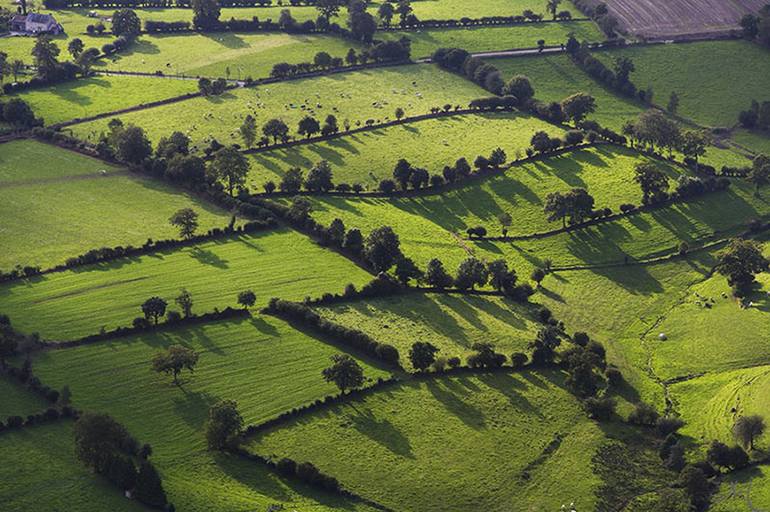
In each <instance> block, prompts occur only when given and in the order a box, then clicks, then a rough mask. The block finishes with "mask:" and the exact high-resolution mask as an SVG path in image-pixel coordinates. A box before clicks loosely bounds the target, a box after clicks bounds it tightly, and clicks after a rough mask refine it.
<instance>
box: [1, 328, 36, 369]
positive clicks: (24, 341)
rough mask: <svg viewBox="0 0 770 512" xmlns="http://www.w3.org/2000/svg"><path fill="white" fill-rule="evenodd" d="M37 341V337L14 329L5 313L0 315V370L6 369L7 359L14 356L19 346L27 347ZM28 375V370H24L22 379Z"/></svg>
mask: <svg viewBox="0 0 770 512" xmlns="http://www.w3.org/2000/svg"><path fill="white" fill-rule="evenodd" d="M37 341H38V340H37V337H35V336H26V335H24V334H21V333H20V332H18V331H17V330H16V329H14V328H13V326H11V319H10V318H8V316H7V315H0V370H6V363H7V361H8V359H9V358H10V357H12V356H14V355H15V354H16V353H17V350H19V348H20V347H21V348H24V349H29V348H31V346H32V345H34V344H35V343H36V342H37ZM26 368H28V369H29V367H26ZM30 375H31V373H30V372H26V374H25V375H24V380H23V381H24V382H26V381H27V379H28V378H29V377H30Z"/></svg>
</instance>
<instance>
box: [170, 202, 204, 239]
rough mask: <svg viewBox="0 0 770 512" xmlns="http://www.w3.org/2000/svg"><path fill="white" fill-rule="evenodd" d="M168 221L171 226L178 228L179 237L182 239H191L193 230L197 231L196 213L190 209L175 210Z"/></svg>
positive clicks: (193, 233)
mask: <svg viewBox="0 0 770 512" xmlns="http://www.w3.org/2000/svg"><path fill="white" fill-rule="evenodd" d="M168 221H169V223H170V224H171V225H172V226H175V227H177V228H179V235H180V236H181V237H182V238H187V239H190V238H192V237H193V236H194V235H195V230H196V229H198V213H197V212H196V211H195V210H193V209H192V208H182V209H181V210H177V211H176V212H174V214H173V215H172V216H171V217H170V218H169V219H168Z"/></svg>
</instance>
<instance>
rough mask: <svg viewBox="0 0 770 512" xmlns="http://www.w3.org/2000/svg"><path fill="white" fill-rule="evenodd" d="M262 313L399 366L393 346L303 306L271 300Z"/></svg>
mask: <svg viewBox="0 0 770 512" xmlns="http://www.w3.org/2000/svg"><path fill="white" fill-rule="evenodd" d="M263 312H264V313H268V314H271V315H275V316H277V317H280V318H283V319H284V320H287V321H289V322H296V323H299V324H301V325H303V326H305V327H307V328H310V329H313V330H315V331H318V332H320V333H321V334H323V335H325V336H328V337H330V338H331V339H332V340H334V341H337V342H340V343H343V344H345V345H347V346H349V347H351V348H353V349H356V350H360V351H362V352H365V353H366V354H368V355H370V356H372V357H375V358H377V359H380V360H381V361H383V362H385V363H387V364H389V365H391V366H399V364H398V359H399V353H398V349H396V347H394V346H393V345H388V344H386V343H380V342H378V341H376V340H375V339H374V338H372V337H371V336H369V335H368V334H366V333H364V332H362V331H359V330H357V329H351V328H349V327H345V326H343V325H339V324H335V323H334V322H331V321H329V320H327V319H325V318H323V317H321V315H319V314H318V313H316V312H315V311H313V310H312V309H311V308H309V307H308V306H306V305H304V304H299V303H297V302H291V301H287V300H282V299H278V298H272V299H270V303H269V304H268V306H267V307H266V308H265V309H264V310H263Z"/></svg>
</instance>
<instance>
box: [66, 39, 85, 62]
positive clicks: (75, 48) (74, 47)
mask: <svg viewBox="0 0 770 512" xmlns="http://www.w3.org/2000/svg"><path fill="white" fill-rule="evenodd" d="M84 48H85V45H84V44H83V40H82V39H80V38H79V37H75V38H72V39H71V40H70V42H69V44H68V45H67V51H68V52H69V54H70V55H72V59H73V60H77V58H78V56H80V54H81V53H83V49H84Z"/></svg>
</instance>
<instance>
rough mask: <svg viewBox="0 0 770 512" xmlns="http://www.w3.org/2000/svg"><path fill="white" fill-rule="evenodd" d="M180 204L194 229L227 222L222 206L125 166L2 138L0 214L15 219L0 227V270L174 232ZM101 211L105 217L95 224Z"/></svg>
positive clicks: (55, 262)
mask: <svg viewBox="0 0 770 512" xmlns="http://www.w3.org/2000/svg"><path fill="white" fill-rule="evenodd" d="M101 171H106V174H102V173H101ZM187 207H190V208H193V209H194V210H195V211H196V212H198V215H199V219H198V222H199V225H200V227H199V230H200V231H202V232H205V231H208V230H209V229H211V228H214V227H219V228H222V227H224V226H226V225H227V224H228V222H229V221H230V215H229V213H228V212H226V211H224V210H221V209H219V208H217V207H215V206H213V205H211V204H209V203H206V202H203V201H201V200H200V199H198V198H196V197H195V196H193V195H191V194H189V193H185V192H181V191H179V190H177V189H175V188H174V187H172V186H170V185H168V184H166V183H163V182H159V181H156V180H153V179H151V178H147V177H143V176H141V175H138V174H133V173H130V171H128V170H127V169H125V168H122V167H117V166H112V165H109V164H106V163H105V162H102V161H100V160H96V159H94V158H90V157H87V156H84V155H81V154H79V153H75V152H74V151H69V150H65V149H61V148H58V147H56V146H52V145H49V144H44V143H41V142H36V141H33V140H20V141H14V142H9V143H6V144H3V152H2V156H0V218H3V219H15V220H16V221H15V222H13V223H11V222H7V223H6V222H3V227H2V229H0V245H1V246H2V247H3V248H4V250H3V251H2V254H0V269H2V270H5V271H8V270H11V269H12V268H13V267H14V266H15V265H17V264H18V265H21V266H26V265H34V266H43V267H44V268H47V267H50V266H53V265H58V264H61V263H64V262H65V260H66V259H67V258H69V257H72V256H78V255H80V254H83V253H85V252H87V251H88V250H90V249H95V248H98V247H105V246H108V247H114V246H117V245H123V246H125V245H135V246H137V245H141V244H143V243H144V242H146V241H147V239H148V238H152V239H166V238H178V237H179V233H178V231H177V229H176V228H174V227H173V226H171V225H170V224H169V222H168V218H169V217H170V216H171V214H172V213H174V212H175V211H176V210H178V209H180V208H187ZM105 212H109V219H110V220H109V222H101V220H102V219H103V217H102V216H103V215H105Z"/></svg>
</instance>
